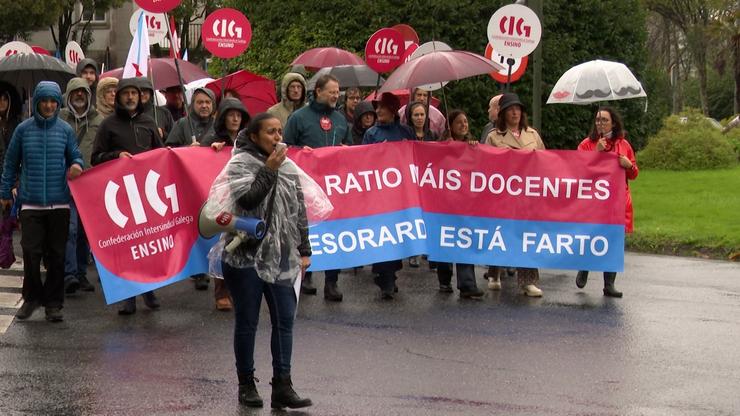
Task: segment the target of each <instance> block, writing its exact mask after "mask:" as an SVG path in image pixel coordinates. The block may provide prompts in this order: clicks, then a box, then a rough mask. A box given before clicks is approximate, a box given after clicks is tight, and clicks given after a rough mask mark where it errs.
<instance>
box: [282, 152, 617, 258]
mask: <svg viewBox="0 0 740 416" xmlns="http://www.w3.org/2000/svg"><path fill="white" fill-rule="evenodd" d="M290 157H291V158H292V159H293V160H294V161H295V162H296V163H297V164H298V165H299V166H301V167H302V168H303V169H304V170H305V171H306V172H307V173H309V174H310V175H311V176H312V177H313V178H314V180H316V181H317V182H318V183H319V184H320V185H321V186H322V188H323V189H324V190H325V191H326V193H327V194H328V195H329V197H330V199H331V201H332V204H333V205H334V211H333V213H332V215H331V217H330V218H329V219H328V220H327V221H324V222H322V223H320V224H317V225H315V226H313V227H311V230H310V234H309V239H310V241H311V246H312V250H313V257H312V260H311V261H312V268H313V269H314V270H327V269H342V268H348V267H353V266H358V265H363V264H369V263H374V262H380V261H386V260H393V259H400V258H404V257H409V256H412V255H419V254H427V255H428V256H429V259H430V260H433V261H443V262H453V263H455V262H460V263H471V264H480V265H502V266H520V267H546V268H558V269H573V270H607V271H622V269H623V267H624V218H625V208H624V207H625V205H624V196H625V176H624V171H623V169H620V168H619V165H618V162H617V158H616V156H615V155H613V154H607V153H600V152H576V151H514V150H505V149H498V148H494V147H491V146H486V145H469V144H466V143H457V142H439V143H419V142H396V143H384V144H379V145H370V146H359V147H350V148H337V147H334V148H322V149H315V150H312V151H306V150H300V151H297V150H294V151H293V152H292V153H291V155H290Z"/></svg>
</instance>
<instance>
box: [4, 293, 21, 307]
mask: <svg viewBox="0 0 740 416" xmlns="http://www.w3.org/2000/svg"><path fill="white" fill-rule="evenodd" d="M20 306H21V294H20V293H1V292H0V308H16V309H17V308H20Z"/></svg>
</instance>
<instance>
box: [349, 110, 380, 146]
mask: <svg viewBox="0 0 740 416" xmlns="http://www.w3.org/2000/svg"><path fill="white" fill-rule="evenodd" d="M367 113H375V109H374V108H373V104H372V103H371V102H370V101H360V102H359V103H358V104H357V107H355V119H354V122H353V123H352V144H362V138H363V137H364V136H365V132H366V131H367V129H369V128H370V127H372V126H373V125H374V124H375V123H373V124H371V125H370V127H368V128H363V127H362V116H363V115H364V114H367Z"/></svg>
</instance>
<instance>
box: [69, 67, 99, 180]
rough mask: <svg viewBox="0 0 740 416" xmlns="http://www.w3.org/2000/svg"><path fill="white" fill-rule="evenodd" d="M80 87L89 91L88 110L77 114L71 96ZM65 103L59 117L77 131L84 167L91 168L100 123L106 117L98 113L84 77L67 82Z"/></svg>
mask: <svg viewBox="0 0 740 416" xmlns="http://www.w3.org/2000/svg"><path fill="white" fill-rule="evenodd" d="M80 88H82V89H84V90H85V92H86V93H87V110H85V112H84V113H82V114H77V113H76V112H75V111H74V109H73V108H72V103H71V102H70V99H69V98H70V97H69V96H70V93H71V92H72V91H74V90H77V89H80ZM64 105H65V107H64V108H62V109H61V111H60V112H59V118H61V119H62V120H64V121H66V122H67V123H69V125H70V126H72V129H73V130H74V131H75V136H76V137H77V145H78V146H79V148H80V152H82V159H83V160H84V161H85V166H83V168H84V169H89V168H90V167H92V164H91V163H90V157H91V155H92V149H93V144H94V143H95V135H96V134H98V127H100V123H102V122H103V118H104V117H103V116H101V115H100V114H98V112H97V110H95V107H94V106H93V105H92V93H91V92H90V87H89V86H88V85H87V81H86V80H85V79H84V78H72V79H71V80H70V81H69V82H68V83H67V91H66V92H65V93H64Z"/></svg>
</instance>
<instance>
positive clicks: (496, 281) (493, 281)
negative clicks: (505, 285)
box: [488, 277, 501, 290]
mask: <svg viewBox="0 0 740 416" xmlns="http://www.w3.org/2000/svg"><path fill="white" fill-rule="evenodd" d="M488 288H489V289H491V290H501V279H500V278H498V277H489V278H488Z"/></svg>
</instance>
